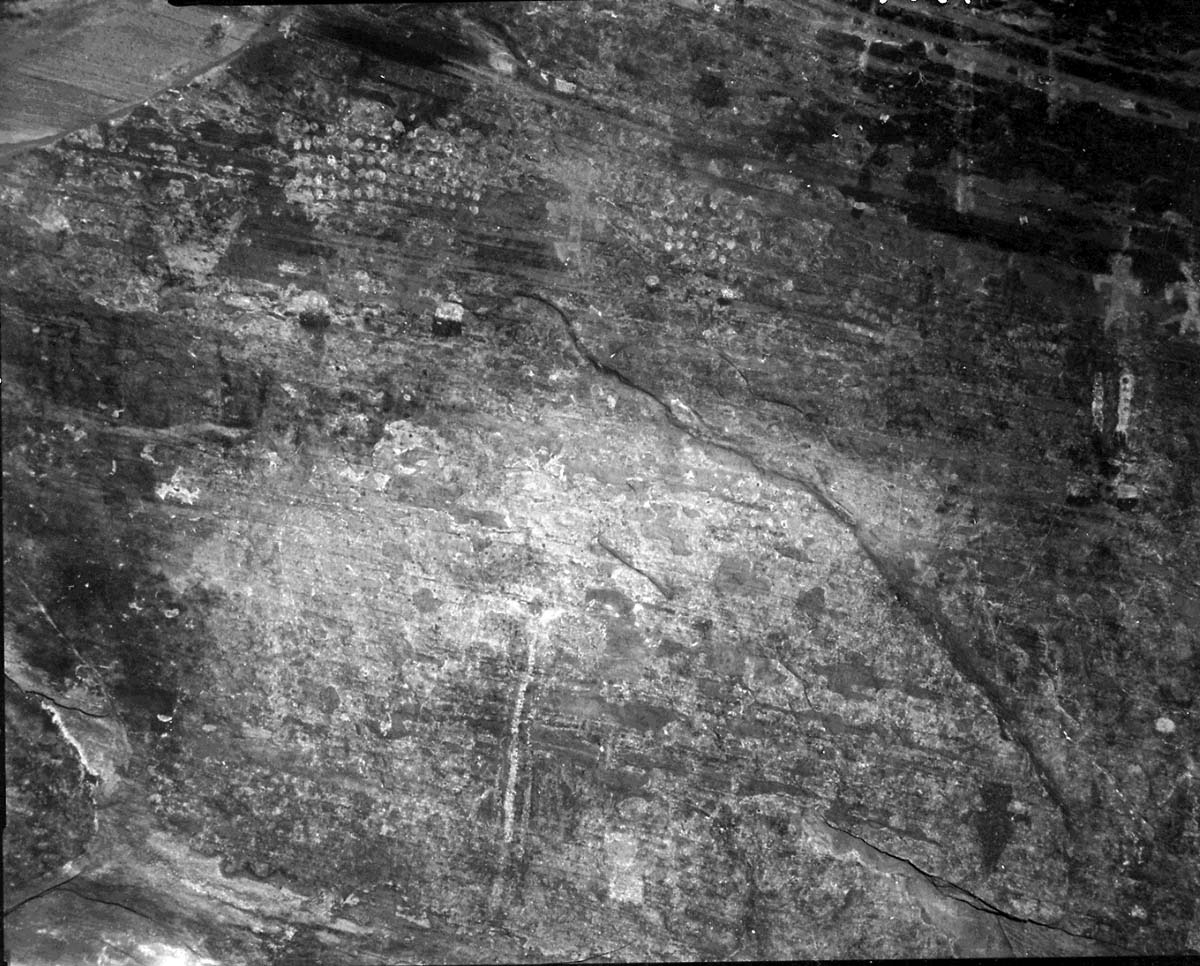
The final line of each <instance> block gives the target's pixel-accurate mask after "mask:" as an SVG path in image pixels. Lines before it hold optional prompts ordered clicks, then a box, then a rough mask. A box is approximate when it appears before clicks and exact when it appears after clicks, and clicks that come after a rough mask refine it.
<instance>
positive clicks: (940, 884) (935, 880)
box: [804, 816, 1117, 954]
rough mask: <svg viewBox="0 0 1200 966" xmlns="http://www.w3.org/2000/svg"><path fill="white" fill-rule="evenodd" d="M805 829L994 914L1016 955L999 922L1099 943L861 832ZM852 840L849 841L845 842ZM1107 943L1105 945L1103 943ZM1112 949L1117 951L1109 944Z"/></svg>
mask: <svg viewBox="0 0 1200 966" xmlns="http://www.w3.org/2000/svg"><path fill="white" fill-rule="evenodd" d="M804 825H805V827H806V830H807V831H808V832H809V833H810V834H815V835H816V836H817V837H818V838H820V839H822V840H823V841H824V842H825V843H826V845H827V846H828V847H829V848H830V849H831V850H833V851H836V852H839V853H841V854H845V853H847V852H851V851H853V852H855V853H856V854H857V855H858V856H859V858H860V859H861V860H863V861H864V862H869V863H870V864H871V865H874V866H875V867H876V868H877V869H878V870H879V871H881V872H884V873H887V874H896V875H903V876H906V877H908V878H909V879H914V880H917V881H920V882H922V883H925V884H927V885H928V887H929V888H931V889H933V890H935V891H936V893H937V894H938V895H940V896H942V897H945V898H947V899H950V900H952V901H954V902H957V903H962V904H963V905H966V906H969V907H970V908H971V909H973V910H975V911H976V912H978V913H981V914H984V915H987V916H993V917H995V919H996V920H997V925H999V926H1000V930H1001V933H1002V934H1003V936H1004V939H1005V941H1006V942H1007V943H1008V944H1009V946H1010V951H1011V952H1013V953H1014V954H1017V950H1015V949H1012V948H1011V940H1010V939H1009V937H1008V934H1007V933H1006V932H1004V930H1003V925H1002V922H1010V923H1013V924H1015V925H1018V926H1033V927H1035V928H1038V929H1049V930H1052V931H1054V932H1056V933H1059V934H1060V935H1062V936H1065V937H1068V938H1070V939H1072V940H1079V941H1081V942H1086V943H1089V944H1092V945H1099V941H1098V940H1096V939H1095V938H1094V937H1092V936H1086V935H1083V934H1082V933H1077V932H1073V931H1072V930H1070V929H1064V928H1063V927H1061V926H1056V925H1053V924H1051V923H1048V922H1042V921H1041V920H1039V919H1032V918H1029V917H1027V916H1018V915H1014V914H1013V913H1011V912H1008V911H1006V910H1004V909H1001V908H1000V907H999V906H996V905H993V904H992V903H990V902H988V901H987V900H986V899H984V898H983V897H982V896H978V895H976V894H975V893H973V892H971V891H970V890H968V889H964V888H963V887H962V886H960V885H958V884H957V883H954V882H950V881H948V880H946V879H943V878H942V877H941V876H938V875H935V874H934V873H931V872H927V871H926V870H924V869H922V868H921V867H920V866H918V865H917V864H916V863H914V862H913V861H912V860H911V859H907V858H905V857H904V856H902V855H895V854H893V853H891V852H888V851H887V850H886V849H883V848H880V847H879V846H878V845H875V844H874V843H873V842H870V841H868V840H867V839H864V838H863V837H862V836H860V835H855V834H854V833H853V832H851V831H849V830H848V829H844V828H840V827H839V826H837V825H834V824H833V823H832V822H830V821H829V820H828V819H825V818H820V817H813V816H806V817H805V819H804ZM847 840H851V841H847ZM1105 945H1107V944H1105ZM1112 951H1117V950H1116V948H1115V947H1112Z"/></svg>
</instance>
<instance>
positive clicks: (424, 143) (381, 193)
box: [280, 115, 482, 215]
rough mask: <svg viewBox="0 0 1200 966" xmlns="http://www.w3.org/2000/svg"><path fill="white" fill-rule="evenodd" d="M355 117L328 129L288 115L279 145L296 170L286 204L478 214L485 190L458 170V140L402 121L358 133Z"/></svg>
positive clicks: (370, 126) (442, 132)
mask: <svg viewBox="0 0 1200 966" xmlns="http://www.w3.org/2000/svg"><path fill="white" fill-rule="evenodd" d="M347 120H349V119H346V118H342V119H338V120H336V121H334V122H333V123H330V124H322V123H318V122H314V121H306V120H304V119H303V118H299V117H296V116H294V115H284V117H283V119H282V122H281V126H280V136H281V139H282V140H283V141H284V142H285V143H287V144H288V146H289V148H290V153H291V165H292V168H293V169H294V171H295V174H294V175H293V177H292V179H291V181H290V182H289V183H288V186H287V192H288V198H289V200H291V201H295V202H299V203H300V204H303V205H308V204H319V203H322V202H324V203H326V204H330V205H332V204H334V203H344V202H351V201H363V202H380V203H384V204H397V203H399V204H413V205H425V206H427V207H429V208H442V209H458V210H463V211H466V212H469V213H470V214H472V215H475V214H478V213H479V207H478V202H479V200H480V197H481V187H482V186H481V185H480V184H479V183H478V179H475V178H471V177H470V176H469V175H468V174H467V173H466V172H462V171H460V170H458V168H459V166H458V165H457V164H455V163H454V162H455V160H456V158H455V155H456V154H457V148H456V147H455V145H454V139H453V138H452V137H451V136H450V135H449V134H447V133H446V132H444V131H438V130H432V129H429V128H427V127H425V126H424V125H419V126H418V127H416V128H414V129H412V130H408V129H406V127H405V125H404V123H403V122H402V121H400V120H399V119H394V120H392V121H391V123H390V124H385V123H378V122H376V123H367V124H366V125H365V126H364V127H365V129H363V130H354V129H353V128H352V127H351V126H350V124H348V123H346V121H347Z"/></svg>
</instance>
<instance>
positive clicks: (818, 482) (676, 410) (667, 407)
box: [513, 290, 1076, 835]
mask: <svg viewBox="0 0 1200 966" xmlns="http://www.w3.org/2000/svg"><path fill="white" fill-rule="evenodd" d="M513 294H514V295H516V296H518V297H521V298H526V299H530V300H532V301H535V302H539V303H540V304H542V305H545V306H547V307H548V308H550V309H551V310H553V312H554V313H555V314H556V315H557V316H558V318H559V319H560V320H561V321H562V324H563V328H564V330H565V331H566V334H567V338H568V339H569V340H570V342H571V345H572V347H573V348H574V350H575V352H576V353H577V354H578V355H579V356H580V358H581V359H583V360H584V361H585V362H586V363H587V364H588V365H589V366H591V367H592V368H593V369H594V370H595V371H596V372H598V373H600V374H601V375H603V376H605V377H607V378H610V379H613V380H615V381H616V382H618V383H620V384H621V385H622V386H624V387H626V388H627V389H630V390H632V391H634V392H636V393H638V394H639V395H641V396H644V397H645V398H647V399H649V400H650V401H651V402H653V403H655V404H656V405H657V406H658V408H659V409H661V410H662V412H663V414H664V415H665V416H666V419H667V422H668V423H670V424H671V426H673V427H674V428H676V429H678V430H679V431H680V432H682V433H685V434H686V435H687V436H688V437H689V438H691V439H692V440H694V441H695V442H696V443H698V444H700V445H701V446H704V447H707V448H709V449H716V450H720V451H721V452H723V453H727V454H729V455H732V456H735V457H738V458H739V459H741V460H743V461H744V462H745V463H746V464H748V465H749V466H750V468H751V469H753V470H754V471H755V472H756V473H757V474H759V475H760V476H762V477H765V478H768V479H773V480H777V481H780V482H782V483H785V484H788V485H790V486H792V487H795V488H797V489H799V490H801V491H803V492H804V493H806V494H808V495H809V496H810V497H811V498H812V499H813V500H814V501H816V503H817V505H818V506H820V507H821V509H822V510H824V511H825V512H826V513H828V514H829V515H830V516H832V517H833V518H834V519H835V520H837V521H838V522H839V523H840V524H842V526H844V527H845V528H846V529H847V530H849V531H850V533H851V534H852V535H853V536H854V539H855V541H856V542H857V543H858V546H859V548H860V550H861V551H862V553H863V555H864V556H865V557H866V558H867V560H869V561H870V563H871V564H872V566H874V568H875V569H876V571H877V572H878V573H879V575H880V576H881V577H882V578H883V580H884V582H885V583H886V584H887V587H888V589H889V590H890V591H891V592H892V593H893V594H894V595H895V597H896V598H897V600H899V601H900V603H901V604H903V605H904V606H905V608H907V609H908V611H909V612H910V613H912V614H913V615H914V616H915V617H916V618H917V619H918V621H919V622H920V624H921V626H923V627H924V628H925V629H926V630H927V631H929V632H930V634H931V635H932V636H933V638H934V639H935V640H936V641H937V642H938V644H939V646H940V647H941V649H942V651H943V653H945V655H946V656H947V658H948V659H949V660H950V663H951V665H953V667H954V668H955V670H956V671H958V672H959V674H961V675H962V676H963V677H964V678H966V680H967V681H969V682H970V683H971V684H972V685H974V686H975V687H976V688H977V689H978V690H979V691H980V692H981V693H982V694H983V696H984V698H985V699H986V700H987V701H988V704H989V705H990V706H991V708H992V711H993V713H994V714H995V716H996V718H997V720H998V721H999V722H1000V723H1001V725H1002V726H1003V727H1004V728H1005V729H1006V731H1007V732H1008V733H1009V734H1011V735H1012V737H1013V739H1014V740H1015V741H1016V742H1017V744H1018V745H1019V746H1020V747H1021V749H1022V751H1024V752H1025V754H1026V756H1027V757H1028V758H1029V761H1030V763H1031V764H1032V765H1033V768H1034V771H1035V773H1036V774H1037V776H1038V780H1039V781H1040V782H1041V784H1042V787H1043V788H1044V789H1045V791H1046V794H1047V796H1049V798H1050V800H1051V801H1052V802H1054V804H1055V806H1056V807H1057V808H1058V810H1059V812H1060V814H1061V815H1062V818H1063V825H1064V827H1065V828H1066V830H1067V832H1068V834H1071V835H1074V834H1075V831H1076V823H1075V817H1074V810H1073V808H1072V806H1071V803H1070V802H1069V800H1068V798H1067V795H1066V793H1065V792H1064V782H1063V780H1062V779H1061V778H1060V777H1059V776H1058V775H1057V774H1056V772H1055V769H1054V768H1053V766H1052V765H1051V764H1050V763H1049V762H1048V761H1047V760H1046V757H1045V755H1044V754H1043V752H1042V750H1041V749H1040V748H1039V747H1038V744H1037V742H1036V741H1035V740H1034V738H1033V736H1032V735H1030V734H1029V732H1028V729H1027V727H1026V724H1025V720H1024V717H1023V715H1022V714H1021V712H1020V710H1019V709H1018V707H1017V705H1016V703H1015V702H1014V701H1013V700H1012V698H1011V697H1010V696H1009V695H1008V694H1007V693H1006V692H1005V691H1004V689H1003V688H1002V687H1001V686H1000V685H999V684H997V683H996V682H995V681H994V680H992V678H991V677H990V676H989V675H988V674H987V673H986V672H985V671H984V669H983V667H982V665H981V664H980V662H979V660H978V658H977V657H976V656H975V651H974V649H973V648H972V646H971V640H970V637H969V635H967V634H965V633H963V632H962V631H961V630H960V629H959V628H958V627H957V626H955V624H954V622H953V621H952V620H951V619H950V617H949V616H948V615H947V614H946V613H945V611H944V609H943V608H942V607H941V606H940V605H939V604H938V603H937V601H936V600H934V599H931V598H930V596H929V594H928V593H926V592H923V591H922V589H921V588H920V587H919V586H918V585H917V584H916V583H915V582H914V581H912V580H911V579H909V578H908V577H906V576H905V575H904V573H903V572H902V569H901V567H900V565H899V564H898V563H897V562H896V561H895V560H894V559H893V558H892V556H891V555H890V554H889V553H888V551H887V548H886V547H885V546H884V545H883V543H882V541H881V540H880V539H879V538H878V537H877V536H876V535H875V534H874V533H873V532H872V531H871V529H870V527H868V526H867V525H866V524H865V523H864V522H863V521H862V520H860V519H858V517H856V516H855V515H854V513H852V512H851V511H850V510H849V509H847V508H846V507H845V506H844V505H843V504H842V503H841V502H840V501H839V500H838V499H837V498H836V497H835V496H834V495H833V493H832V490H831V487H830V485H829V483H828V482H827V476H828V475H829V474H828V471H827V470H826V469H825V468H824V467H822V466H821V465H820V464H819V463H816V462H814V463H813V464H812V472H811V473H807V474H806V473H802V472H798V471H793V470H783V469H779V468H776V467H773V466H769V465H767V464H765V463H764V462H763V461H762V460H761V459H760V458H758V457H757V456H755V455H753V454H752V453H748V452H746V451H745V450H744V449H742V448H741V447H738V446H735V445H734V444H732V443H728V442H726V441H724V440H722V439H718V438H716V437H714V436H713V435H711V434H709V433H708V432H706V431H705V430H706V429H707V427H705V426H704V423H703V421H702V420H700V419H699V417H696V416H695V414H694V413H692V412H691V410H689V409H687V408H686V407H683V406H682V405H680V404H675V405H673V404H672V402H668V401H667V400H665V399H663V398H662V397H661V396H660V395H659V394H657V393H655V392H654V391H653V390H651V389H648V388H647V387H645V386H643V385H641V384H640V383H639V382H637V381H636V380H634V379H632V378H630V377H629V376H627V375H626V374H625V373H624V372H622V371H621V370H620V369H618V368H616V367H615V366H612V365H609V364H608V363H606V362H604V361H603V360H602V359H600V358H598V357H597V355H596V354H595V353H594V352H593V351H592V350H591V349H589V348H588V347H587V345H586V344H585V343H584V341H583V338H582V337H581V336H580V334H579V332H578V331H577V330H576V328H575V324H574V322H573V321H572V320H571V317H570V315H569V314H568V313H567V312H566V310H564V309H563V308H562V307H561V306H560V305H558V303H557V302H555V301H554V300H553V299H550V298H547V297H546V296H544V295H540V294H537V293H535V292H530V291H528V290H518V291H516V292H514V293H513ZM681 413H683V414H685V415H681Z"/></svg>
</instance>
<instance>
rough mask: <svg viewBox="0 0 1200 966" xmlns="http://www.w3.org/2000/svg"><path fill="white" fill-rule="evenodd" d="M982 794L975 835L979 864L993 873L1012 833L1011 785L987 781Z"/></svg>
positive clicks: (981, 791)
mask: <svg viewBox="0 0 1200 966" xmlns="http://www.w3.org/2000/svg"><path fill="white" fill-rule="evenodd" d="M979 797H980V799H981V800H982V803H983V807H982V808H980V810H979V811H978V812H976V813H975V834H976V835H978V836H979V853H980V864H981V866H982V868H983V871H984V873H985V874H990V873H992V872H994V871H995V870H996V866H997V864H998V863H999V862H1000V856H1001V855H1003V854H1004V849H1005V847H1006V846H1007V845H1008V842H1009V840H1010V839H1011V838H1012V834H1013V828H1012V826H1013V819H1012V816H1011V815H1010V814H1009V811H1008V805H1009V803H1010V802H1011V801H1012V797H1013V795H1012V785H1010V784H1008V783H1007V782H984V783H983V786H982V787H981V788H980V789H979Z"/></svg>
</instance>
